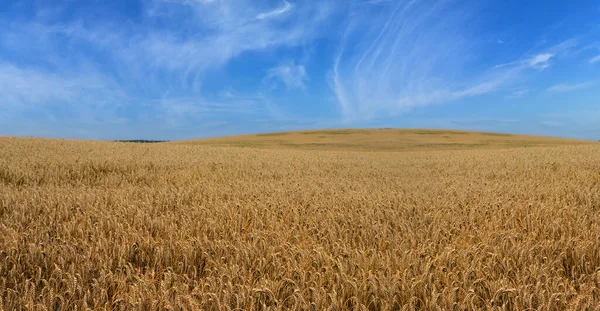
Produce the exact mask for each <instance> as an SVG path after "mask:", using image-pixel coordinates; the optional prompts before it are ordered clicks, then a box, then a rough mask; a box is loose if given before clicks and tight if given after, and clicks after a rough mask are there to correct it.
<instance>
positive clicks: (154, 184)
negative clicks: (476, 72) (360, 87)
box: [0, 130, 600, 310]
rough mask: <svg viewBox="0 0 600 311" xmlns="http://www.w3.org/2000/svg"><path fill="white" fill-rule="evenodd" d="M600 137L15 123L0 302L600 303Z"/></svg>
mask: <svg viewBox="0 0 600 311" xmlns="http://www.w3.org/2000/svg"><path fill="white" fill-rule="evenodd" d="M249 147H252V148H249ZM525 147H527V148H525ZM365 151H368V152H365ZM397 151H402V152H397ZM599 154H600V144H598V143H592V142H581V141H573V140H561V139H551V138H539V137H525V136H505V135H498V134H482V133H470V132H448V131H426V130H364V131H360V130H335V131H313V132H294V133H281V134H268V135H254V136H244V137H234V138H221V139H212V140H197V141H188V142H171V143H156V144H137V143H123V142H98V141H73V140H55V139H31V138H14V137H13V138H2V137H0V310H75V309H77V310H84V309H85V310H89V309H91V310H416V309H421V310H423V309H425V310H434V309H442V310H482V309H494V310H502V309H507V310H526V309H529V310H538V309H541V310H565V309H577V310H586V309H587V310H590V309H593V308H596V307H597V306H598V305H600V289H599V288H600V239H599V238H598V237H600V157H599V156H598V155H599Z"/></svg>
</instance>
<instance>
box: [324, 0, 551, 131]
mask: <svg viewBox="0 0 600 311" xmlns="http://www.w3.org/2000/svg"><path fill="white" fill-rule="evenodd" d="M380 4H381V5H387V4H386V3H383V2H381V3H380ZM389 5H390V7H389V8H387V9H385V10H382V9H381V8H376V9H371V8H370V7H369V6H365V5H363V6H358V7H357V8H356V9H355V11H353V12H351V14H350V16H351V18H350V19H349V26H348V27H347V28H346V31H345V33H344V36H343V37H342V42H341V44H340V47H339V51H338V53H337V54H336V56H335V58H334V62H333V68H332V70H331V74H330V86H331V89H332V91H333V92H334V94H335V95H336V97H337V100H338V103H339V105H340V110H341V112H342V114H343V115H344V118H346V119H347V120H356V119H365V118H367V119H368V118H376V117H378V116H382V115H385V116H389V115H394V114H398V113H402V112H405V111H406V110H409V109H411V108H413V107H418V106H424V105H431V104H438V103H443V102H448V101H453V100H457V99H461V98H465V97H471V96H477V95H482V94H486V93H490V92H494V91H496V90H498V89H499V88H501V87H502V86H504V85H505V84H507V83H510V81H512V80H516V78H515V77H517V76H518V75H519V74H520V73H521V71H522V70H523V69H524V67H525V65H522V64H518V63H514V64H510V66H508V65H507V66H505V67H506V68H496V69H493V68H490V69H483V70H475V71H473V70H471V69H469V68H468V67H469V62H471V61H472V60H473V57H474V54H473V51H474V50H476V48H477V46H478V44H479V43H478V42H477V41H476V40H474V39H473V38H472V37H471V35H470V34H471V31H472V30H473V29H472V27H471V24H470V23H469V21H470V20H471V18H472V17H474V16H475V15H476V12H474V11H473V9H472V8H468V7H464V6H460V5H452V4H450V3H448V2H445V1H434V2H427V3H424V2H421V1H415V0H413V1H403V2H400V1H398V2H394V1H391V2H389ZM541 62H542V60H538V61H536V65H539V64H541Z"/></svg>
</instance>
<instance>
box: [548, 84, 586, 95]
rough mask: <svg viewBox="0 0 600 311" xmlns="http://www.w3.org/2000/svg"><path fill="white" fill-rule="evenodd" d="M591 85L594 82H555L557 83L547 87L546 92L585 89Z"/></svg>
mask: <svg viewBox="0 0 600 311" xmlns="http://www.w3.org/2000/svg"><path fill="white" fill-rule="evenodd" d="M592 85H594V82H584V83H577V84H569V83H561V84H557V85H554V86H551V87H549V88H548V92H553V93H564V92H571V91H576V90H581V89H585V88H588V87H590V86H592Z"/></svg>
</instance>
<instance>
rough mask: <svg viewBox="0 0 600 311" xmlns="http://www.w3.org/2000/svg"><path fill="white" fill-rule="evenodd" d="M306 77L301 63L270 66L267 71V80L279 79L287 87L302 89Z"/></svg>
mask: <svg viewBox="0 0 600 311" xmlns="http://www.w3.org/2000/svg"><path fill="white" fill-rule="evenodd" d="M307 79H308V75H307V73H306V69H305V68H304V66H303V65H295V64H293V63H290V64H282V65H279V66H277V67H274V68H271V69H269V70H268V72H267V77H266V80H267V81H274V80H279V81H281V82H283V83H284V84H285V86H286V87H287V88H288V89H303V88H305V84H304V83H305V81H306V80H307Z"/></svg>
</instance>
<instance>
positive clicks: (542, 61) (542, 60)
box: [527, 53, 554, 69]
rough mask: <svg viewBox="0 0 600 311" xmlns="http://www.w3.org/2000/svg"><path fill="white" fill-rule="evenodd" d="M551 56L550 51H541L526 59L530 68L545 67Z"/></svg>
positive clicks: (547, 65)
mask: <svg viewBox="0 0 600 311" xmlns="http://www.w3.org/2000/svg"><path fill="white" fill-rule="evenodd" d="M552 57H554V54H552V53H542V54H538V55H535V56H533V57H532V58H530V59H529V60H528V62H527V63H528V64H529V66H531V67H532V68H536V69H545V68H548V67H549V66H550V64H549V61H550V59H551V58H552Z"/></svg>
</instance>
